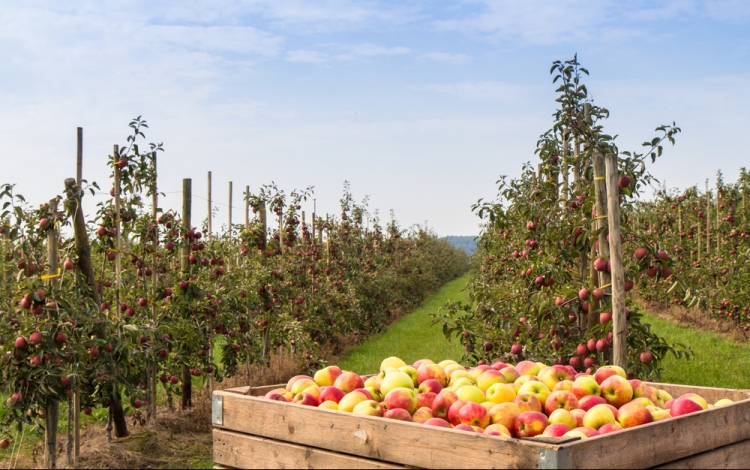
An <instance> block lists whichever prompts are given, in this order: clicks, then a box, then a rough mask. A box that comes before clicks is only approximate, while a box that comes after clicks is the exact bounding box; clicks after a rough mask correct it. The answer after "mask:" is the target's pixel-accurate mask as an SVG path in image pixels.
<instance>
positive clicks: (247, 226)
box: [245, 186, 250, 230]
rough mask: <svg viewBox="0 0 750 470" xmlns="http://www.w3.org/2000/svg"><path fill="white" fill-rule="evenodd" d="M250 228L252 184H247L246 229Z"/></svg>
mask: <svg viewBox="0 0 750 470" xmlns="http://www.w3.org/2000/svg"><path fill="white" fill-rule="evenodd" d="M249 228H250V186H245V230H247V229H249Z"/></svg>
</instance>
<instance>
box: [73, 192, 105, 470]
mask: <svg viewBox="0 0 750 470" xmlns="http://www.w3.org/2000/svg"><path fill="white" fill-rule="evenodd" d="M65 196H66V198H67V199H66V208H67V212H68V214H69V215H70V218H71V219H72V220H73V233H74V236H75V244H76V255H77V257H78V269H79V270H80V271H81V273H82V274H83V275H84V277H85V278H86V281H87V282H88V285H89V288H90V292H91V294H90V295H91V297H92V299H93V300H94V303H95V304H97V305H100V304H101V298H100V297H99V290H98V289H97V286H96V273H95V272H94V264H93V263H92V262H91V245H90V244H89V235H88V232H87V230H86V220H85V219H84V217H83V208H82V207H81V186H80V185H77V184H76V180H75V178H68V179H66V180H65ZM75 380H76V391H75V394H74V395H73V440H74V442H73V451H74V452H73V457H74V459H75V460H77V459H78V457H79V456H80V451H81V387H80V385H79V384H78V378H76V379H75Z"/></svg>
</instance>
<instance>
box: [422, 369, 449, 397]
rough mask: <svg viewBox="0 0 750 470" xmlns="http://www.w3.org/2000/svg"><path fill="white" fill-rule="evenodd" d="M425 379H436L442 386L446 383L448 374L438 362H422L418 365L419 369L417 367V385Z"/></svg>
mask: <svg viewBox="0 0 750 470" xmlns="http://www.w3.org/2000/svg"><path fill="white" fill-rule="evenodd" d="M426 380H436V381H437V382H438V383H439V384H440V385H441V386H443V387H444V386H446V385H448V375H447V374H446V373H445V370H444V369H443V368H442V367H440V365H439V364H422V365H421V366H419V369H417V385H422V382H424V381H426ZM435 393H438V392H435Z"/></svg>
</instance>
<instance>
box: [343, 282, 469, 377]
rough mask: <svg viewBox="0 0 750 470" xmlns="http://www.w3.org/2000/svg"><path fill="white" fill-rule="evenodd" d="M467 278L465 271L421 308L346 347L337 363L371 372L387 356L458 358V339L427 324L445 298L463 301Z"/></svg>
mask: <svg viewBox="0 0 750 470" xmlns="http://www.w3.org/2000/svg"><path fill="white" fill-rule="evenodd" d="M468 281H469V276H468V275H466V276H463V277H460V278H458V279H456V280H454V281H451V282H449V283H448V284H446V285H444V286H443V287H442V288H441V289H440V290H439V291H438V292H437V293H436V294H434V295H432V296H431V297H429V298H428V299H427V300H426V301H425V303H424V305H422V307H421V308H419V309H417V310H415V311H414V312H412V313H410V314H408V315H406V316H404V317H403V318H401V319H399V320H398V321H397V322H395V323H394V324H393V325H391V326H390V327H388V329H387V330H386V331H385V332H383V333H380V334H378V335H375V336H373V337H372V338H370V339H369V340H367V341H366V342H365V343H363V344H361V345H359V346H355V347H353V348H351V349H349V350H348V351H347V352H346V354H345V356H346V357H345V359H344V360H343V361H341V362H340V363H339V364H338V365H339V367H341V368H342V369H345V370H351V371H354V372H357V373H358V374H371V373H373V372H377V371H378V370H379V369H380V362H381V361H382V360H383V359H385V358H387V357H390V356H396V357H399V358H401V359H403V360H404V361H405V362H406V363H407V364H411V363H413V362H414V361H417V360H419V359H425V358H429V359H432V360H433V361H435V362H439V361H442V360H444V359H453V360H456V361H458V360H459V359H461V356H463V354H464V350H463V347H462V346H461V345H460V344H459V343H458V342H457V341H452V342H449V341H448V340H446V339H445V336H443V331H442V327H441V326H440V325H435V326H430V323H431V322H432V317H430V314H431V313H435V312H437V311H438V309H439V308H440V307H442V306H443V305H444V304H445V302H447V301H448V300H455V301H459V300H461V301H465V300H466V298H467V292H466V291H465V290H464V287H465V286H466V283H467V282H468Z"/></svg>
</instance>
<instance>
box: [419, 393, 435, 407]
mask: <svg viewBox="0 0 750 470" xmlns="http://www.w3.org/2000/svg"><path fill="white" fill-rule="evenodd" d="M435 397H437V393H433V392H427V393H418V394H417V409H419V408H424V407H427V408H429V409H430V410H432V403H433V402H434V401H435Z"/></svg>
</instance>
